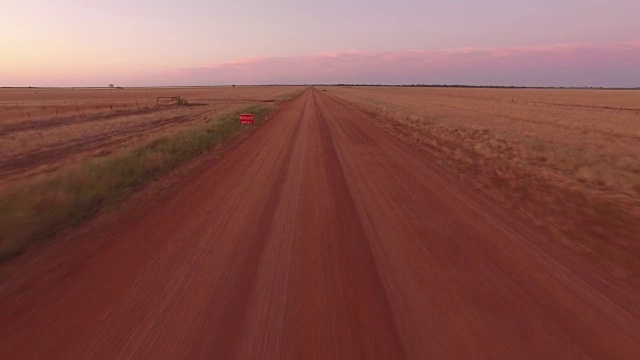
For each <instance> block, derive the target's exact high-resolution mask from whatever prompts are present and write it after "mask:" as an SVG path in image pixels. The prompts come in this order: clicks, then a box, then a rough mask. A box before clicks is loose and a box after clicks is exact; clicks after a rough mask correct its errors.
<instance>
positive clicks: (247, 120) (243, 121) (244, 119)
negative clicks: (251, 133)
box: [240, 114, 253, 125]
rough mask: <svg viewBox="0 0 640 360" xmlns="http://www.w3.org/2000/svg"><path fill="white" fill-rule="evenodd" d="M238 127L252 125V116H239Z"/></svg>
mask: <svg viewBox="0 0 640 360" xmlns="http://www.w3.org/2000/svg"><path fill="white" fill-rule="evenodd" d="M240 125H253V114H240Z"/></svg>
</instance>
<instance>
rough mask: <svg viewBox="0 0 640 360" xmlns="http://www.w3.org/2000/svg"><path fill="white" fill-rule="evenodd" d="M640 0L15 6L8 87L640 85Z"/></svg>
mask: <svg viewBox="0 0 640 360" xmlns="http://www.w3.org/2000/svg"><path fill="white" fill-rule="evenodd" d="M638 14H640V1H638V0H607V1H605V0H524V1H513V0H485V1H475V0H473V1H472V0H431V1H429V0H425V1H417V0H399V1H379V0H373V1H371V0H369V1H361V0H352V1H346V0H341V1H336V0H325V1H312V2H311V1H299V2H294V1H291V0H289V1H284V0H271V1H258V0H237V1H211V0H209V1H204V0H202V1H196V0H183V1H175V0H174V1H166V0H153V1H151V0H139V1H123V0H111V1H91V0H87V1H71V0H58V1H51V0H21V1H6V2H3V3H2V6H1V7H0V86H105V85H108V84H109V83H114V84H116V85H121V86H149V85H217V84H267V83H283V84H292V83H369V84H378V83H381V84H411V83H431V84H436V83H437V84H470V85H525V86H625V87H638V86H640V21H639V20H638Z"/></svg>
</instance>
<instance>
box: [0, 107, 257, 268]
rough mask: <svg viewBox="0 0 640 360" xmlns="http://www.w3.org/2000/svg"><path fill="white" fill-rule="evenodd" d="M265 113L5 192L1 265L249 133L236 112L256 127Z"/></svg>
mask: <svg viewBox="0 0 640 360" xmlns="http://www.w3.org/2000/svg"><path fill="white" fill-rule="evenodd" d="M268 110H269V108H268V107H267V106H265V105H252V106H249V107H246V108H243V109H241V110H239V111H237V112H234V113H230V114H226V115H222V116H220V117H217V118H213V119H209V120H208V121H207V122H206V123H204V124H201V125H197V126H194V127H191V128H188V129H185V130H182V131H180V132H177V133H175V134H171V135H167V136H165V137H162V138H159V139H156V140H153V141H151V142H149V143H146V144H144V145H141V146H138V147H135V148H132V149H130V150H127V151H125V152H121V153H117V154H113V155H110V156H107V157H104V158H100V159H92V160H87V161H85V162H83V163H81V164H79V165H77V166H73V167H70V168H68V169H66V170H64V171H60V172H57V173H54V174H53V175H51V176H48V177H47V178H44V179H39V180H36V181H32V182H29V183H22V184H16V185H14V186H10V187H9V188H6V189H4V190H3V191H2V193H1V194H0V261H3V260H5V259H7V258H9V257H12V256H14V255H16V254H19V253H21V252H23V251H24V250H25V249H26V248H27V247H28V246H29V245H31V244H33V243H34V242H36V241H40V240H43V239H47V238H49V237H51V236H52V235H54V234H55V233H57V232H59V231H60V230H62V229H64V228H67V227H70V226H74V225H78V224H80V223H82V222H83V221H85V220H87V219H89V218H90V217H92V216H94V215H95V214H97V213H99V212H100V211H102V210H103V209H105V208H107V207H109V206H112V205H114V204H116V203H118V202H120V201H122V200H123V199H124V198H126V197H127V196H128V195H130V194H132V193H133V192H134V191H136V190H137V189H139V188H140V187H141V186H142V185H144V184H146V183H148V182H150V181H152V180H154V179H157V178H159V177H160V176H162V175H164V174H166V173H167V172H168V171H170V170H172V169H174V168H176V167H177V166H178V165H180V164H182V163H184V162H186V161H187V160H189V159H191V158H193V157H195V156H196V155H199V154H201V153H203V152H204V151H206V150H208V149H210V148H212V147H214V146H216V145H218V144H220V143H221V142H222V141H223V140H225V139H227V138H229V137H231V136H233V135H236V134H239V133H242V132H245V131H249V129H248V128H247V127H243V126H241V125H240V124H239V123H238V120H237V119H238V114H240V113H253V114H254V115H255V121H256V123H257V124H258V123H260V122H262V121H264V119H265V118H266V116H267V112H268Z"/></svg>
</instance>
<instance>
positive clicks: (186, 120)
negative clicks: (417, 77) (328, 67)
mask: <svg viewBox="0 0 640 360" xmlns="http://www.w3.org/2000/svg"><path fill="white" fill-rule="evenodd" d="M299 89H300V88H296V87H276V86H274V87H266V86H262V87H261V86H254V87H249V86H238V87H231V86H220V87H201V88H197V87H196V88H131V89H129V88H127V89H116V88H113V89H111V88H107V89H82V88H80V89H55V88H54V89H47V88H44V89H40V88H24V89H0V182H6V181H7V180H14V179H21V178H25V177H32V176H33V175H37V174H39V173H42V172H50V171H53V170H57V169H60V168H64V167H65V166H68V165H70V164H72V163H77V162H79V161H82V160H84V159H86V158H89V157H101V156H105V155H108V154H110V153H112V152H116V151H119V150H123V149H126V148H127V147H131V146H134V145H137V144H140V143H143V142H145V141H146V142H148V141H150V140H152V139H154V138H157V137H159V136H162V135H166V134H170V133H172V132H176V131H178V130H180V129H182V128H185V127H189V126H193V125H194V124H195V123H198V122H199V123H202V122H204V121H206V120H208V119H210V118H212V117H215V116H218V115H220V114H223V113H226V112H232V111H234V110H237V109H240V108H243V107H247V106H248V105H251V104H256V103H267V104H269V103H273V102H275V101H277V100H279V99H280V98H282V97H286V96H287V94H289V93H291V92H295V91H297V90H299ZM178 96H179V97H181V99H183V100H185V101H186V102H187V103H186V104H184V105H178V104H176V101H171V100H167V99H160V102H159V103H158V97H178Z"/></svg>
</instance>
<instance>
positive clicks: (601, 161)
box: [323, 87, 640, 280]
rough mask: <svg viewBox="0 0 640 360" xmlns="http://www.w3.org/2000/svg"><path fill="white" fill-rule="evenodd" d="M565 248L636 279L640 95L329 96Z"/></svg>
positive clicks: (639, 265)
mask: <svg viewBox="0 0 640 360" xmlns="http://www.w3.org/2000/svg"><path fill="white" fill-rule="evenodd" d="M323 89H324V90H326V91H327V94H330V95H332V96H335V97H337V98H340V99H342V100H343V101H345V102H347V103H350V104H351V105H354V106H356V107H358V108H359V109H360V110H361V111H363V112H366V113H368V114H369V115H373V117H374V118H376V119H377V120H378V124H379V125H380V126H382V127H384V128H385V129H387V130H388V131H389V132H391V133H393V134H395V135H397V136H399V137H401V138H403V139H404V140H406V141H408V142H410V143H412V144H414V145H415V146H416V147H417V148H419V149H421V150H423V151H426V152H427V153H429V154H431V155H432V156H433V158H434V159H436V160H437V161H439V162H440V163H441V164H443V165H444V166H446V167H448V168H450V169H452V170H453V171H454V172H455V173H457V174H459V175H460V177H461V178H462V179H463V181H466V182H469V183H472V184H474V185H475V186H476V187H477V188H478V189H479V191H485V192H488V193H490V194H491V195H492V197H493V198H494V199H496V200H497V201H499V202H502V203H504V204H506V205H508V206H509V207H510V208H511V209H512V210H513V211H517V212H519V213H520V214H521V215H523V216H525V217H528V218H530V219H531V220H532V221H533V222H535V223H536V224H538V225H539V226H541V227H544V228H546V229H547V230H549V231H550V233H552V234H553V236H555V237H556V238H557V239H558V241H559V242H562V243H563V244H565V245H566V246H569V247H572V248H573V249H575V250H576V251H578V252H580V253H583V254H584V255H586V256H588V257H590V258H592V259H594V260H596V261H597V262H598V263H599V264H600V265H602V266H605V267H607V268H608V270H610V271H612V272H613V273H614V274H616V275H617V276H619V277H620V278H625V279H627V280H629V279H636V280H637V279H638V275H639V274H640V272H638V271H639V270H640V91H606V90H602V91H600V90H532V89H529V90H524V89H504V90H502V89H443V88H390V87H327V88H323Z"/></svg>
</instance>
